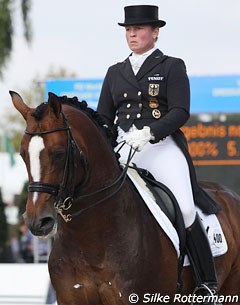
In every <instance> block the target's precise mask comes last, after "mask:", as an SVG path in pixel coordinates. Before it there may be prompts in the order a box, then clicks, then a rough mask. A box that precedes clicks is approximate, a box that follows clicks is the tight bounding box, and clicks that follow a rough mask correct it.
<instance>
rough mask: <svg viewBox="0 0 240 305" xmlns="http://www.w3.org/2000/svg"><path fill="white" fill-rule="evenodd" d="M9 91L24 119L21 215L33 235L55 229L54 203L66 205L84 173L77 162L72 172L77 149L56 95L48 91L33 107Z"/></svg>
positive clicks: (45, 233)
mask: <svg viewBox="0 0 240 305" xmlns="http://www.w3.org/2000/svg"><path fill="white" fill-rule="evenodd" d="M10 95H11V97H12V101H13V104H14V106H15V108H16V109H17V110H18V111H19V112H20V113H21V115H22V116H23V118H24V119H25V121H26V130H25V133H24V136H23V138H22V141H21V146H20V154H21V156H22V159H23V160H24V162H25V165H26V168H27V172H28V178H29V188H28V191H29V192H28V198H27V204H26V212H25V213H24V219H25V222H26V224H27V226H28V227H29V229H30V230H31V231H32V233H33V234H34V235H48V234H49V233H52V232H53V231H54V230H55V229H56V223H57V210H56V206H59V205H60V204H62V205H63V204H64V208H66V207H69V206H70V204H71V200H72V196H73V192H74V185H75V184H79V183H80V182H81V181H80V180H81V179H82V175H83V174H84V173H82V174H81V171H80V169H79V166H78V171H79V172H78V176H77V177H76V175H75V172H76V167H77V164H76V163H77V162H78V161H79V162H82V160H80V159H81V151H79V149H78V146H77V144H76V142H75V139H74V138H73V136H72V131H71V128H70V127H69V125H68V121H67V118H66V116H65V115H64V113H63V112H62V105H61V102H60V101H59V99H58V97H57V96H56V95H54V94H52V93H49V99H48V103H42V104H40V105H39V106H38V107H37V108H35V109H34V108H30V107H28V106H27V105H26V104H25V103H24V101H23V99H22V98H21V96H20V95H19V94H18V93H16V92H13V91H10ZM77 154H78V156H79V157H80V158H78V156H77ZM82 163H83V162H82ZM66 217H67V216H66Z"/></svg>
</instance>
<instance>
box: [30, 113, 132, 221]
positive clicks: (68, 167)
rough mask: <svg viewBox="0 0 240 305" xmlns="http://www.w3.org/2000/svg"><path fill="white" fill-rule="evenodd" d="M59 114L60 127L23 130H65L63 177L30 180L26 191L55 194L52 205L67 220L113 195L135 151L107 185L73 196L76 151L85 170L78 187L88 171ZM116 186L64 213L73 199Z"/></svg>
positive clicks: (118, 187) (123, 178) (80, 198)
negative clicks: (55, 180) (56, 180)
mask: <svg viewBox="0 0 240 305" xmlns="http://www.w3.org/2000/svg"><path fill="white" fill-rule="evenodd" d="M61 115H62V117H63V123H64V126H63V127H60V128H55V129H50V130H46V131H28V130H25V134H27V135H30V136H32V135H33V136H34V135H46V134H50V133H54V132H61V131H65V132H67V155H66V160H65V165H64V172H63V177H62V181H61V183H60V184H50V183H44V182H40V181H33V182H30V183H29V185H28V191H29V192H41V193H48V194H50V195H53V196H56V200H55V203H54V207H55V209H56V211H57V213H58V214H59V215H61V217H62V218H63V219H64V221H65V222H69V221H71V220H72V218H73V217H75V216H79V215H80V214H82V213H83V212H85V211H87V210H89V209H90V208H93V207H95V206H97V205H98V204H100V203H102V202H104V201H106V200H107V199H110V198H111V197H113V196H114V195H115V194H116V193H117V192H118V191H119V190H120V189H121V187H122V186H123V183H124V181H125V180H126V176H127V169H128V166H129V163H130V161H131V159H132V157H133V155H134V153H135V151H134V152H133V153H132V150H130V152H129V156H128V160H127V163H126V166H125V167H124V169H123V170H122V172H121V174H120V175H119V177H118V178H116V179H115V180H114V181H113V182H112V183H111V184H109V185H108V186H105V187H103V188H100V189H98V190H96V191H94V192H92V193H88V194H84V195H81V196H78V197H76V198H74V193H75V191H76V190H75V188H76V185H75V178H76V177H75V175H76V169H77V158H76V153H78V155H79V156H80V159H81V162H82V164H83V167H84V171H85V177H84V179H83V181H81V183H80V184H78V187H80V186H83V185H84V184H85V182H86V181H87V179H88V175H87V173H88V171H87V161H86V159H85V157H84V155H83V152H82V150H81V149H80V148H79V146H78V144H77V142H76V140H75V138H74V136H73V134H72V130H71V127H70V126H69V124H68V120H67V118H66V115H65V114H64V112H61ZM115 186H116V189H115V190H114V191H113V192H112V193H110V194H108V195H106V196H105V197H103V198H102V199H100V200H98V201H96V202H94V203H91V204H90V205H88V206H87V207H84V208H80V209H79V210H78V211H77V212H75V213H73V214H65V213H66V212H67V210H69V209H70V208H71V206H72V204H73V201H79V200H82V199H85V198H88V197H92V196H94V195H97V194H100V193H102V192H104V191H107V190H109V189H111V188H113V187H115Z"/></svg>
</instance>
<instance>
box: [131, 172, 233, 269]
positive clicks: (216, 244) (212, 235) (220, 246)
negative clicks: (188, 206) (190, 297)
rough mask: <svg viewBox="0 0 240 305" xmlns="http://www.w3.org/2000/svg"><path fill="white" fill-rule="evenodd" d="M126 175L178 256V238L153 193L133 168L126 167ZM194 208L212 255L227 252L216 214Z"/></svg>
mask: <svg viewBox="0 0 240 305" xmlns="http://www.w3.org/2000/svg"><path fill="white" fill-rule="evenodd" d="M128 176H129V178H130V179H131V181H132V182H133V183H134V185H135V187H136V188H137V190H138V192H139V194H140V195H141V196H142V198H143V200H144V201H145V203H146V205H147V207H148V208H149V210H150V211H151V213H152V214H153V216H154V218H155V219H156V221H157V222H158V223H159V225H160V226H161V228H162V229H163V230H164V232H165V233H166V234H167V235H168V237H169V238H170V240H171V241H172V243H173V245H174V247H175V249H176V251H177V255H178V256H179V253H180V251H179V238H178V234H177V232H176V230H175V228H174V227H173V225H172V223H171V222H170V220H169V219H168V217H167V216H166V215H165V214H164V213H163V211H162V210H161V209H160V207H159V206H158V204H157V203H156V201H155V198H154V196H153V194H152V193H151V192H150V190H149V189H148V187H147V186H146V184H145V182H144V180H143V179H142V178H141V177H140V176H139V174H138V173H137V172H136V171H135V170H134V169H128ZM196 210H197V212H198V214H199V216H200V218H201V220H202V223H203V226H204V227H205V229H206V231H207V235H208V238H209V243H210V246H211V250H212V254H213V256H220V255H223V254H224V253H226V252H227V250H228V246H227V242H226V239H225V236H224V234H223V231H222V228H221V225H220V223H219V221H218V219H217V217H216V215H206V214H204V213H203V212H202V211H201V210H200V209H199V208H198V207H196ZM188 264H189V261H188V258H187V257H186V259H185V262H184V265H188Z"/></svg>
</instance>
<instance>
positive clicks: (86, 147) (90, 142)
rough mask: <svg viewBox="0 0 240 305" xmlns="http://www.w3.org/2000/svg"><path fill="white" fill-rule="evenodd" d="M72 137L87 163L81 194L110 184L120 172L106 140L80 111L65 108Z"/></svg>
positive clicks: (112, 151) (98, 128) (98, 129)
mask: <svg viewBox="0 0 240 305" xmlns="http://www.w3.org/2000/svg"><path fill="white" fill-rule="evenodd" d="M65 110H67V111H68V112H67V114H68V116H69V122H70V126H71V129H72V131H73V134H74V137H75V139H76V141H77V144H78V146H79V148H80V150H81V151H82V152H83V156H84V158H85V160H86V163H87V176H88V179H87V181H86V183H85V185H84V189H82V190H81V192H92V191H94V190H97V189H99V188H102V187H103V186H106V185H108V184H110V183H111V182H112V181H113V179H116V178H117V177H118V176H119V175H120V173H121V171H120V168H119V165H118V162H117V159H116V156H115V153H114V150H113V148H112V147H111V145H110V143H108V139H107V138H106V136H104V135H103V132H102V131H101V130H100V128H101V127H100V126H99V127H97V126H96V125H95V123H94V122H93V121H92V120H91V119H90V118H88V117H87V116H86V115H85V114H83V113H82V112H81V111H78V110H75V111H74V110H73V109H71V108H66V109H65Z"/></svg>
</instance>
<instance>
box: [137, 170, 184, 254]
mask: <svg viewBox="0 0 240 305" xmlns="http://www.w3.org/2000/svg"><path fill="white" fill-rule="evenodd" d="M133 168H134V169H135V170H136V171H137V173H138V174H139V176H140V177H141V178H142V179H143V180H144V182H145V183H146V186H147V187H148V188H149V190H150V191H151V193H152V194H153V196H154V198H155V200H156V203H157V204H158V206H159V207H160V209H161V210H162V211H163V212H164V213H165V215H166V216H167V217H168V219H169V220H170V221H171V223H172V225H173V227H174V228H175V230H176V232H177V234H178V237H179V250H180V255H181V254H182V255H184V251H185V244H186V230H185V225H184V221H183V216H182V212H181V210H180V208H179V205H178V202H177V200H176V198H175V196H174V195H173V193H172V192H171V190H170V189H169V188H168V187H166V185H164V184H162V183H161V182H159V181H157V180H155V178H154V177H153V175H152V174H151V173H150V172H149V171H148V170H146V169H143V168H139V167H137V166H136V165H133Z"/></svg>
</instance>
